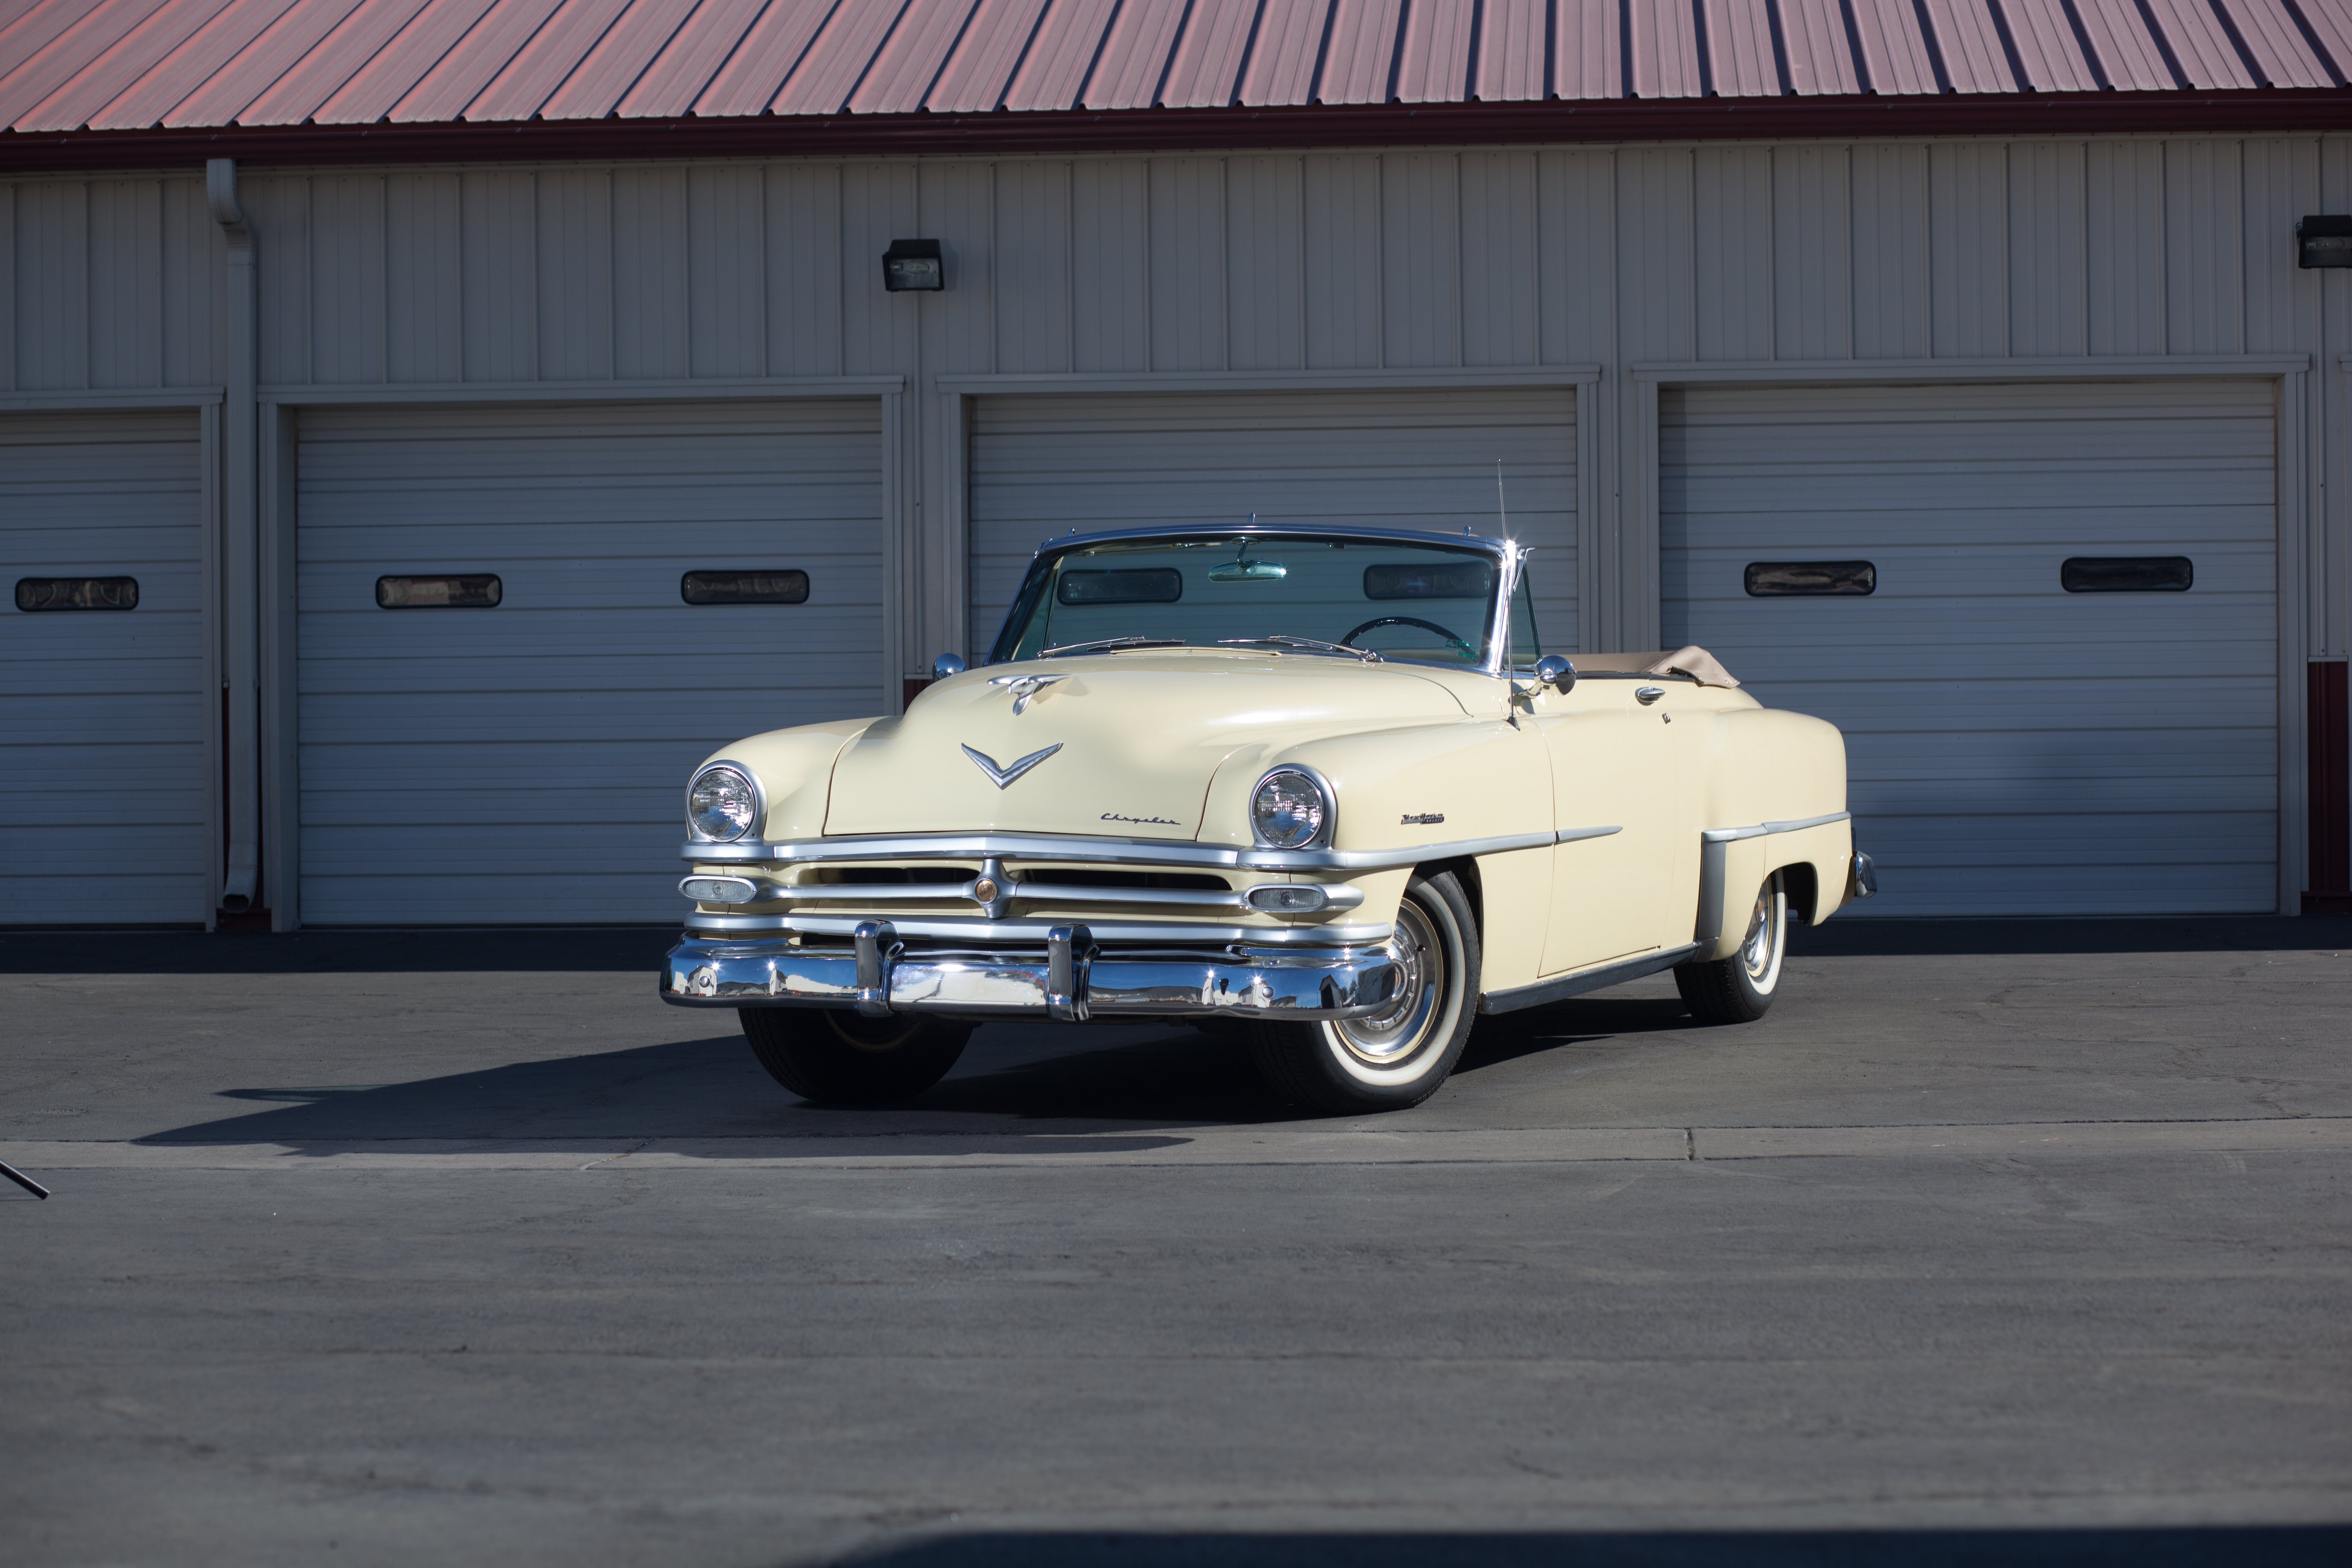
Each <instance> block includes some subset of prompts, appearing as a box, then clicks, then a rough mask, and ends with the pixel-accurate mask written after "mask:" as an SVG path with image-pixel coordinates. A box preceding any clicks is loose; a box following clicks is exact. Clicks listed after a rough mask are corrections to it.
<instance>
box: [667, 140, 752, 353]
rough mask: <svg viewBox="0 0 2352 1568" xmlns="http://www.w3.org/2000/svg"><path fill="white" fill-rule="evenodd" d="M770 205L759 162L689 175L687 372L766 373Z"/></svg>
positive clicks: (700, 170) (731, 164) (730, 164)
mask: <svg viewBox="0 0 2352 1568" xmlns="http://www.w3.org/2000/svg"><path fill="white" fill-rule="evenodd" d="M766 208H767V189H766V182H765V181H764V180H763V179H761V171H760V169H759V168H758V167H757V166H756V165H753V164H745V163H726V164H721V165H719V166H718V167H715V168H706V169H696V170H694V171H692V172H691V173H690V174H688V179H687V200H686V210H687V225H688V228H687V255H688V258H689V264H688V282H687V301H688V304H687V323H688V333H689V336H690V340H691V341H690V343H689V346H688V354H687V364H688V374H692V375H715V376H741V375H764V374H767V369H768V341H767V340H768V323H767V300H768V287H767V257H766V249H767V239H768V236H767V211H766Z"/></svg>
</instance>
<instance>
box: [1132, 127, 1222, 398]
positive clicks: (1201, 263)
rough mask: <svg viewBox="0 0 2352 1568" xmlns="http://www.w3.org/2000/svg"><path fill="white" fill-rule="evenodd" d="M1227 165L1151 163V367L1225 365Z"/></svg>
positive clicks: (1195, 161) (1211, 160)
mask: <svg viewBox="0 0 2352 1568" xmlns="http://www.w3.org/2000/svg"><path fill="white" fill-rule="evenodd" d="M1224 176H1225V165H1224V160H1223V159H1222V158H1155V159H1153V160H1152V161H1151V223H1150V239H1149V241H1148V244H1149V246H1150V252H1149V254H1150V268H1151V368H1152V369H1154V370H1223V368H1224V363H1225V331H1224V320H1225V177H1224Z"/></svg>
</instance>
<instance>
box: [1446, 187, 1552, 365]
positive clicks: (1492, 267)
mask: <svg viewBox="0 0 2352 1568" xmlns="http://www.w3.org/2000/svg"><path fill="white" fill-rule="evenodd" d="M1461 166H1462V175H1461V178H1462V363H1465V364H1481V365H1488V364H1534V363H1537V362H1538V359H1539V358H1540V357H1541V355H1542V353H1543V329H1542V325H1541V321H1540V319H1539V317H1538V313H1537V306H1536V279H1537V278H1538V276H1539V275H1540V273H1541V271H1542V268H1541V266H1540V265H1539V258H1540V255H1541V251H1540V248H1539V241H1538V238H1537V232H1536V231H1537V225H1538V212H1539V208H1538V203H1537V201H1536V154H1534V153H1463V154H1462V159H1461Z"/></svg>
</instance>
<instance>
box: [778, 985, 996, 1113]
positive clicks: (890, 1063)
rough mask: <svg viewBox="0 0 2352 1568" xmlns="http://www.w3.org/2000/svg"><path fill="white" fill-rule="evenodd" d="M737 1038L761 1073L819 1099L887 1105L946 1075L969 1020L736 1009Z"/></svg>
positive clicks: (831, 1102) (968, 1033) (912, 1095)
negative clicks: (739, 1029) (740, 1030)
mask: <svg viewBox="0 0 2352 1568" xmlns="http://www.w3.org/2000/svg"><path fill="white" fill-rule="evenodd" d="M735 1016H737V1017H739V1018H740V1019H742V1020H743V1037H744V1038H745V1039H747V1040H750V1041H751V1054H752V1055H753V1056H755V1057H757V1058H760V1065H761V1067H763V1068H767V1069H768V1075H769V1076H770V1077H771V1078H773V1079H775V1080H776V1081H777V1082H778V1083H780V1084H782V1085H783V1086H784V1087H785V1088H786V1089H791V1090H792V1091H793V1093H794V1094H797V1095H799V1096H800V1097H801V1098H802V1099H803V1100H814V1101H816V1102H817V1103H818V1104H819V1105H888V1104H890V1103H892V1102H893V1101H895V1100H912V1099H914V1098H915V1096H917V1095H919V1094H920V1093H922V1092H923V1090H925V1089H929V1088H930V1087H931V1085H933V1084H935V1083H937V1082H939V1081H940V1079H943V1078H945V1077H946V1076H947V1072H948V1069H949V1068H951V1067H953V1066H955V1064H956V1058H958V1057H960V1056H961V1055H963V1047H964V1041H966V1040H967V1039H969V1038H970V1037H971V1025H970V1024H961V1023H954V1022H950V1021H948V1020H945V1019H939V1018H914V1017H908V1016H904V1015H900V1016H895V1017H889V1018H866V1017H861V1016H858V1015H857V1014H856V1013H845V1012H835V1011H834V1010H833V1009H831V1008H824V1009H814V1008H812V1009H806V1010H803V1009H801V1008H796V1007H795V1008H782V1007H739V1008H737V1009H736V1014H735Z"/></svg>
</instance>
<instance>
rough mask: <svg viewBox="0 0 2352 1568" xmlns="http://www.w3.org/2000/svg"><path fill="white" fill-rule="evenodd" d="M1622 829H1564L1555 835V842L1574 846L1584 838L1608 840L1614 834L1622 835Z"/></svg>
mask: <svg viewBox="0 0 2352 1568" xmlns="http://www.w3.org/2000/svg"><path fill="white" fill-rule="evenodd" d="M1624 831H1625V830H1624V829H1623V828H1622V827H1563V828H1561V829H1560V830H1559V832H1558V833H1557V834H1555V835H1553V836H1552V837H1553V842H1554V843H1558V844H1574V843H1576V842H1577V841H1578V840H1579V839H1583V838H1606V837H1609V836H1610V835H1611V834H1612V833H1622V832H1624Z"/></svg>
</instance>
